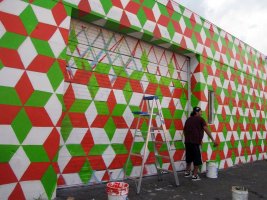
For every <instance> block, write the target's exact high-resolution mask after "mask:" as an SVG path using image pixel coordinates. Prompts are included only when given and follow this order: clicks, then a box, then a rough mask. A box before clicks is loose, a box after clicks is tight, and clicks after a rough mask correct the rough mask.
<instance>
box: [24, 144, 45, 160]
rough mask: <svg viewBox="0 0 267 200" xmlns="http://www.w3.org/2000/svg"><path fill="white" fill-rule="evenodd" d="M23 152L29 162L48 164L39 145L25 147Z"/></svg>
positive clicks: (42, 148)
mask: <svg viewBox="0 0 267 200" xmlns="http://www.w3.org/2000/svg"><path fill="white" fill-rule="evenodd" d="M23 150H24V151H25V153H26V154H27V156H28V158H29V159H30V161H31V162H49V161H50V160H49V157H48V156H47V153H46V150H45V149H44V147H43V146H41V145H25V146H23Z"/></svg>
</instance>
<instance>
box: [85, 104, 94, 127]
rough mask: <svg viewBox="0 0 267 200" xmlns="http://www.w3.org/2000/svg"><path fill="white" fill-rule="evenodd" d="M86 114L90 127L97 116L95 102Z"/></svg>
mask: <svg viewBox="0 0 267 200" xmlns="http://www.w3.org/2000/svg"><path fill="white" fill-rule="evenodd" d="M84 114H85V117H86V119H87V123H88V125H89V126H90V125H91V124H92V123H93V121H94V120H95V118H96V116H97V110H96V107H95V103H94V102H92V103H91V104H90V106H89V107H88V109H87V110H86V111H85V113H84Z"/></svg>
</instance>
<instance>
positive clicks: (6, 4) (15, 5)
mask: <svg viewBox="0 0 267 200" xmlns="http://www.w3.org/2000/svg"><path fill="white" fill-rule="evenodd" d="M28 5H29V4H28V3H25V2H23V1H21V0H7V1H1V2H0V11H2V12H5V13H9V14H12V15H16V16H19V15H20V14H21V13H22V12H23V11H24V9H25V8H26V7H27V6H28Z"/></svg>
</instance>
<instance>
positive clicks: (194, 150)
mask: <svg viewBox="0 0 267 200" xmlns="http://www.w3.org/2000/svg"><path fill="white" fill-rule="evenodd" d="M185 161H186V163H187V164H189V163H191V162H193V163H194V166H199V165H202V159H201V152H200V145H199V144H191V143H185Z"/></svg>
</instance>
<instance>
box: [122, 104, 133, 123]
mask: <svg viewBox="0 0 267 200" xmlns="http://www.w3.org/2000/svg"><path fill="white" fill-rule="evenodd" d="M123 119H124V120H125V122H126V124H127V126H128V127H130V126H131V124H132V123H133V120H134V116H133V113H132V111H131V109H130V108H129V106H127V108H126V109H125V111H124V113H123Z"/></svg>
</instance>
